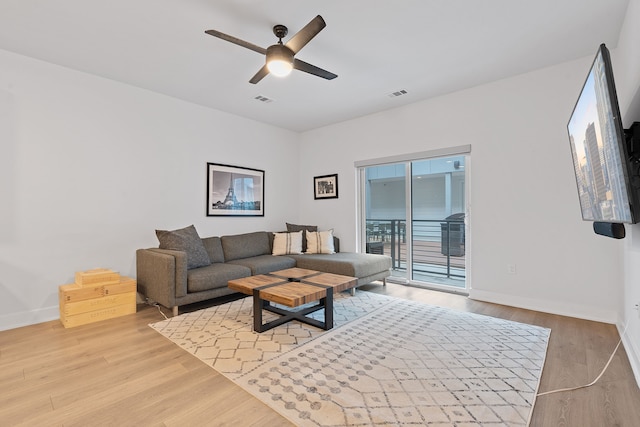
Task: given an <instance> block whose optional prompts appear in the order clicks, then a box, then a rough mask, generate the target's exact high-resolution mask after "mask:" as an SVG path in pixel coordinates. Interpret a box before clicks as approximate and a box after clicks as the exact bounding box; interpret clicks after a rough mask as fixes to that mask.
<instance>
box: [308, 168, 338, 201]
mask: <svg viewBox="0 0 640 427" xmlns="http://www.w3.org/2000/svg"><path fill="white" fill-rule="evenodd" d="M313 198H314V199H337V198H338V174H337V173H334V174H333V175H323V176H316V177H314V178H313Z"/></svg>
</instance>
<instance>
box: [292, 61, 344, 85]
mask: <svg viewBox="0 0 640 427" xmlns="http://www.w3.org/2000/svg"><path fill="white" fill-rule="evenodd" d="M293 68H295V69H296V70H300V71H304V72H305V73H309V74H313V75H314V76H318V77H322V78H323V79H327V80H333V79H335V78H336V77H338V75H337V74H333V73H330V72H329V71H327V70H323V69H322V68H318V67H316V66H315V65H311V64H309V63H307V62H304V61H300V60H299V59H296V58H294V60H293Z"/></svg>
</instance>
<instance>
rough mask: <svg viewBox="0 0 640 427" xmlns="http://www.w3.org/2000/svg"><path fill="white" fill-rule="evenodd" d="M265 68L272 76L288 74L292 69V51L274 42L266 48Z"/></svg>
mask: <svg viewBox="0 0 640 427" xmlns="http://www.w3.org/2000/svg"><path fill="white" fill-rule="evenodd" d="M267 68H268V69H269V72H270V73H271V74H273V75H274V76H278V77H284V76H288V75H289V73H291V70H293V52H292V51H291V49H289V48H288V47H286V46H283V45H281V44H275V45H273V46H269V47H268V48H267Z"/></svg>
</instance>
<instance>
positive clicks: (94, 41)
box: [0, 0, 628, 131]
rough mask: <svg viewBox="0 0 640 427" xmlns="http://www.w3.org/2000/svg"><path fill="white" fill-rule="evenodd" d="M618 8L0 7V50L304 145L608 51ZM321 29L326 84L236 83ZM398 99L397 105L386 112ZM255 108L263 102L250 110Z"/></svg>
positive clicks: (293, 1)
mask: <svg viewBox="0 0 640 427" xmlns="http://www.w3.org/2000/svg"><path fill="white" fill-rule="evenodd" d="M627 4H628V0H535V1H525V0H482V1H480V0H402V1H394V2H391V1H380V0H349V1H346V0H324V1H300V0H278V1H275V0H262V1H248V0H134V1H131V0H101V1H97V0H2V1H0V49H5V50H8V51H12V52H15V53H18V54H22V55H26V56H30V57H33V58H38V59H41V60H44V61H48V62H51V63H54V64H59V65H62V66H65V67H68V68H72V69H76V70H80V71H85V72H87V73H91V74H95V75H98V76H102V77H106V78H109V79H113V80H117V81H120V82H124V83H127V84H131V85H134V86H138V87H141V88H145V89H148V90H151V91H154V92H159V93H163V94H166V95H169V96H172V97H176V98H180V99H183V100H187V101H190V102H194V103H196V104H200V105H204V106H208V107H211V108H215V109H218V110H222V111H227V112H229V113H233V114H237V115H240V116H244V117H247V118H250V119H255V120H258V121H260V122H265V123H270V124H273V125H275V126H279V127H282V128H286V129H291V130H294V131H306V130H310V129H314V128H318V127H321V126H325V125H328V124H332V123H337V122H340V121H344V120H348V119H351V118H355V117H359V116H363V115H366V114H370V113H374V112H377V111H382V110H385V109H389V108H394V107H398V106H401V105H405V104H408V103H412V102H416V101H419V100H422V99H426V98H430V97H434V96H437V95H441V94H445V93H450V92H453V91H457V90H461V89H465V88H469V87H473V86H476V85H479V84H483V83H487V82H490V81H495V80H499V79H502V78H505V77H509V76H513V75H517V74H521V73H525V72H527V71H531V70H535V69H540V68H543V67H547V66H550V65H553V64H558V63H561V62H565V61H569V60H573V59H577V58H581V57H584V56H589V55H595V52H596V49H597V47H598V45H599V44H600V43H603V42H604V43H606V44H607V46H608V47H609V48H614V47H615V46H616V44H617V41H618V34H619V31H620V27H621V24H622V21H623V19H624V14H625V11H626V8H627ZM318 14H319V15H322V17H323V18H324V20H325V21H326V23H327V27H326V28H325V29H324V30H323V31H322V32H320V34H318V35H317V36H316V37H315V38H314V39H313V40H312V41H311V42H310V43H309V44H308V45H307V46H305V47H304V48H303V49H302V50H301V51H300V52H299V53H298V54H297V55H296V58H299V59H301V60H303V61H306V62H309V63H311V64H313V65H316V66H318V67H320V68H324V69H326V70H328V71H331V72H333V73H336V74H338V78H337V79H334V80H324V79H321V78H318V77H315V76H312V75H309V74H306V73H302V72H300V71H294V72H293V73H292V74H291V75H290V76H289V77H286V78H276V77H274V76H267V77H265V78H264V79H263V80H262V81H261V82H260V83H258V84H257V85H252V84H250V83H249V82H248V81H249V79H250V78H251V77H252V76H253V75H254V74H255V73H256V72H257V71H258V69H259V68H260V67H261V66H262V65H263V64H264V57H263V56H262V55H260V54H258V53H256V52H253V51H251V50H248V49H245V48H243V47H240V46H237V45H234V44H231V43H229V42H226V41H223V40H220V39H218V38H215V37H212V36H209V35H207V34H205V33H204V31H205V30H208V29H216V30H219V31H222V32H224V33H227V34H230V35H233V36H236V37H238V38H241V39H243V40H246V41H249V42H251V43H253V44H256V45H259V46H262V47H265V48H266V47H267V46H269V45H271V44H274V43H275V42H276V38H275V36H274V35H273V33H272V27H273V25H275V24H284V25H286V26H287V27H289V35H288V36H287V37H286V38H285V40H284V41H285V42H286V40H288V38H289V37H291V36H292V35H293V34H295V33H296V32H297V31H298V30H299V29H300V28H302V27H303V26H304V25H306V24H307V23H308V22H309V21H310V20H311V19H312V18H313V17H315V16H316V15H318ZM399 90H406V91H407V94H406V95H403V96H400V97H396V98H392V97H389V96H388V95H389V94H390V93H392V92H396V91H399ZM258 95H261V96H264V97H267V98H270V99H272V100H273V101H272V102H269V103H264V102H260V101H256V100H255V99H254V98H255V97H256V96H258Z"/></svg>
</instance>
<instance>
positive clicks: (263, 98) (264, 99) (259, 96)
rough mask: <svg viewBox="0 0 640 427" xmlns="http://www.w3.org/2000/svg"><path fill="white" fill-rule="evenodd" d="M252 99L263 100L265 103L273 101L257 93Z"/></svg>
mask: <svg viewBox="0 0 640 427" xmlns="http://www.w3.org/2000/svg"><path fill="white" fill-rule="evenodd" d="M253 99H255V100H256V101H260V102H264V103H265V104H268V103H270V102H273V99H271V98H267V97H266V96H262V95H258V96H256V97H255V98H253Z"/></svg>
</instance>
